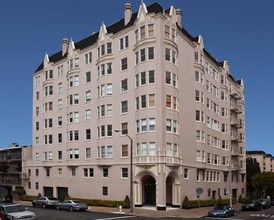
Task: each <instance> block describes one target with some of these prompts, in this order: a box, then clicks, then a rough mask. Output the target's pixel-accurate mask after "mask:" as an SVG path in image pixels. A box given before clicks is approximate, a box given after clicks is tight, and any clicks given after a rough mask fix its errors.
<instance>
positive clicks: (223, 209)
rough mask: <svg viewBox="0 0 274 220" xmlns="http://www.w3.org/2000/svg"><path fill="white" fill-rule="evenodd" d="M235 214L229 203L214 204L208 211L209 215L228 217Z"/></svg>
mask: <svg viewBox="0 0 274 220" xmlns="http://www.w3.org/2000/svg"><path fill="white" fill-rule="evenodd" d="M234 215H236V210H235V209H234V208H232V207H230V206H229V205H216V206H215V207H214V209H213V210H211V211H209V212H208V216H209V217H228V216H234Z"/></svg>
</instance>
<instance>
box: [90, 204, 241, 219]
mask: <svg viewBox="0 0 274 220" xmlns="http://www.w3.org/2000/svg"><path fill="white" fill-rule="evenodd" d="M233 208H234V209H235V210H236V211H239V210H241V204H235V205H233ZM212 209H213V207H201V208H194V209H181V208H169V207H168V208H167V210H166V211H157V210H156V209H155V207H147V206H145V207H140V208H134V210H133V212H134V213H133V214H132V215H136V216H144V217H180V218H186V219H190V218H201V217H204V216H207V213H208V211H209V210H212ZM89 211H94V212H112V213H113V212H115V213H119V210H118V208H107V207H95V206H91V207H90V208H89ZM122 212H123V213H124V214H129V209H123V210H122Z"/></svg>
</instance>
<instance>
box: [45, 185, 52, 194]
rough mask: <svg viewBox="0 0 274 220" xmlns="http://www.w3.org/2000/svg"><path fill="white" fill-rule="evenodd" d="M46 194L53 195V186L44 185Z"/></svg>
mask: <svg viewBox="0 0 274 220" xmlns="http://www.w3.org/2000/svg"><path fill="white" fill-rule="evenodd" d="M44 196H47V197H53V187H47V186H44Z"/></svg>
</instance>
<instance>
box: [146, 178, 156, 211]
mask: <svg viewBox="0 0 274 220" xmlns="http://www.w3.org/2000/svg"><path fill="white" fill-rule="evenodd" d="M143 189H144V191H143V192H144V200H143V202H144V205H153V206H154V205H156V181H155V179H154V178H153V177H152V176H146V177H144V180H143Z"/></svg>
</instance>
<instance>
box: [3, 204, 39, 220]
mask: <svg viewBox="0 0 274 220" xmlns="http://www.w3.org/2000/svg"><path fill="white" fill-rule="evenodd" d="M0 210H2V212H1V214H0V217H1V218H2V217H3V218H4V219H7V220H14V219H24V220H37V217H36V215H35V213H34V212H30V211H28V210H27V208H25V207H24V206H22V205H20V204H14V203H3V204H1V205H0ZM5 217H6V218H5Z"/></svg>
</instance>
